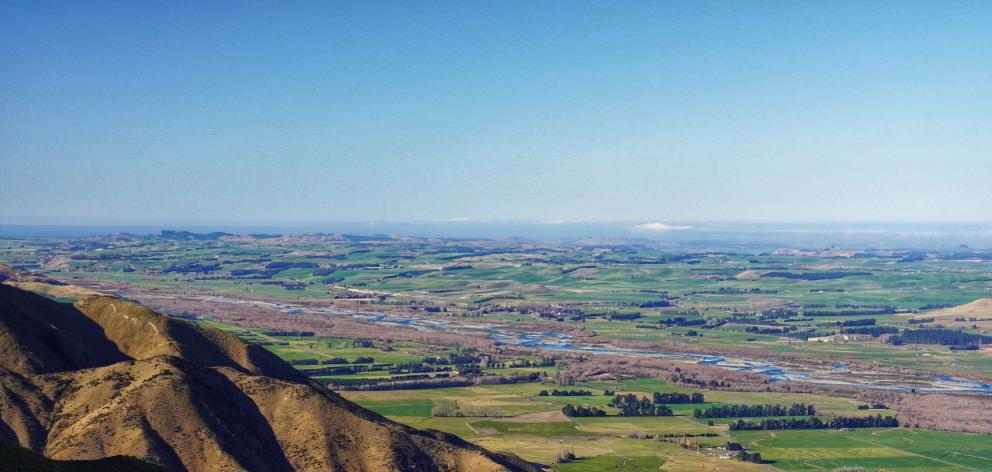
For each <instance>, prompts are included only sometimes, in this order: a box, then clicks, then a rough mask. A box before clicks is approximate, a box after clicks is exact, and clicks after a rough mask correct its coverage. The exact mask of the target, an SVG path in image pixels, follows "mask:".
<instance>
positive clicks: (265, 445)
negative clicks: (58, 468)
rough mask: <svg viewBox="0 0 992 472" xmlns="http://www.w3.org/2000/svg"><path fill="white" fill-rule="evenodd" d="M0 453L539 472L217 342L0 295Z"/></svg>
mask: <svg viewBox="0 0 992 472" xmlns="http://www.w3.org/2000/svg"><path fill="white" fill-rule="evenodd" d="M0 439H6V440H8V441H12V442H16V443H18V444H20V445H22V446H24V447H26V448H28V449H31V450H33V451H35V452H39V453H43V454H44V455H45V456H47V457H49V458H52V459H60V460H67V459H100V458H105V457H110V456H118V455H123V456H134V457H137V458H141V459H144V460H146V461H148V462H151V463H154V464H158V465H161V466H164V467H165V468H167V469H170V470H190V471H219V470H225V471H226V470H230V471H240V470H250V471H256V470H266V471H269V470H272V471H283V470H285V471H290V470H298V471H352V470H362V471H393V470H411V471H413V470H417V471H419V470H451V471H462V470H464V471H483V472H485V471H503V470H533V468H532V467H531V466H530V465H528V464H527V463H525V462H523V461H521V460H520V459H518V458H516V457H511V456H505V455H497V454H493V453H490V452H488V451H485V450H483V449H481V448H478V447H476V446H473V445H471V444H468V443H465V442H464V441H462V440H460V439H458V438H457V437H454V436H451V435H447V434H444V433H439V432H424V431H418V430H414V429H411V428H409V427H406V426H403V425H400V424H397V423H394V422H392V421H389V420H387V419H385V418H383V417H381V416H379V415H377V414H375V413H372V412H370V411H368V410H365V409H363V408H361V407H359V406H357V405H355V404H353V403H350V402H348V401H346V400H344V399H342V398H341V397H339V396H338V395H337V394H335V393H333V392H331V391H329V390H327V389H326V388H324V387H323V386H320V385H319V384H316V383H314V382H312V381H310V380H309V379H307V378H306V377H304V376H302V375H301V374H299V373H298V372H297V371H296V370H295V369H293V368H292V367H291V366H289V365H288V364H286V363H285V362H283V361H282V360H281V359H279V358H278V357H276V356H275V355H274V354H272V353H270V352H268V351H266V350H264V349H262V348H260V347H258V346H254V345H251V344H248V343H246V342H244V341H243V340H241V339H239V338H237V337H236V336H234V335H231V334H228V333H224V332H221V331H218V330H211V329H202V328H200V327H198V326H195V325H193V324H191V323H188V322H185V321H182V320H175V319H170V318H166V317H163V316H160V315H158V314H156V313H155V312H153V311H152V310H149V309H148V308H145V307H143V306H140V305H137V304H134V303H131V302H127V301H124V300H120V299H116V298H112V297H91V298H87V299H84V300H81V301H78V302H76V303H75V304H73V305H68V304H62V303H57V302H55V301H52V300H49V299H47V298H45V297H42V296H40V295H36V294H34V293H30V292H26V291H24V290H20V289H18V288H15V287H12V286H9V285H4V284H0Z"/></svg>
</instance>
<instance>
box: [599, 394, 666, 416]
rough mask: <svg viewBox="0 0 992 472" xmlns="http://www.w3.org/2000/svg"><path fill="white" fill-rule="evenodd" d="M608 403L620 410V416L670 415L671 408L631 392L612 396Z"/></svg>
mask: <svg viewBox="0 0 992 472" xmlns="http://www.w3.org/2000/svg"><path fill="white" fill-rule="evenodd" d="M655 395H658V393H657V392H655ZM610 405H611V406H613V407H615V408H617V409H619V410H620V416H672V409H671V408H669V407H667V406H665V405H662V404H660V403H655V402H652V401H651V399H650V398H648V397H640V398H638V397H637V395H634V394H633V393H628V394H626V395H617V396H615V397H613V400H612V401H611V402H610Z"/></svg>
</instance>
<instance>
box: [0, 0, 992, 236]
mask: <svg viewBox="0 0 992 472" xmlns="http://www.w3.org/2000/svg"><path fill="white" fill-rule="evenodd" d="M990 25H992V2H989V1H974V2H960V1H929V2H913V1H895V2H883V1H815V2H813V1H810V2H804V1H781V2H776V1H756V2H738V1H720V2H700V1H687V2H675V1H658V2H625V1H621V2H575V1H565V2H543V1H538V2H534V1H522V2H510V1H487V2H481V1H451V2H426V1H425V2H420V1H418V2H376V1H357V0H356V1H350V2H233V1H232V2H223V1H213V2H195V1H194V2H175V1H170V2H152V1H139V2H133V1H127V2H117V3H103V2H77V1H66V2H44V1H38V0H29V1H15V0H5V1H3V2H0V199H2V201H3V202H4V204H3V205H0V223H31V224H43V223H52V224H66V223H87V224H107V223H117V224H120V223H127V224H160V223H162V224H165V223H168V224H204V223H207V224H209V223H212V222H223V223H252V222H294V221H335V220H336V221H357V220H432V219H446V218H473V219H489V220H494V219H497V220H516V219H524V220H642V221H699V220H745V221H747V220H760V221H807V222H808V221H955V220H960V221H990V220H992V26H990Z"/></svg>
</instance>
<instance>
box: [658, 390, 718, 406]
mask: <svg viewBox="0 0 992 472" xmlns="http://www.w3.org/2000/svg"><path fill="white" fill-rule="evenodd" d="M651 401H653V402H654V403H668V404H684V403H704V402H705V400H704V398H703V394H702V393H693V394H687V393H659V392H654V394H653V395H652V396H651Z"/></svg>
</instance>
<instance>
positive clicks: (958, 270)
mask: <svg viewBox="0 0 992 472" xmlns="http://www.w3.org/2000/svg"><path fill="white" fill-rule="evenodd" d="M0 261H3V262H5V263H8V264H10V265H12V266H14V267H16V268H18V269H20V270H26V271H31V273H33V274H37V276H38V277H47V278H50V279H49V280H54V281H62V282H69V283H72V284H75V285H81V286H84V287H88V288H91V289H95V290H100V291H105V292H110V293H114V294H117V295H119V296H124V297H128V298H133V299H136V300H138V301H141V302H142V303H144V304H147V305H149V306H152V307H155V308H157V309H158V310H160V311H162V312H164V313H166V314H168V315H171V316H175V317H180V318H185V319H188V320H190V321H193V322H196V323H198V324H200V325H202V326H205V327H211V328H219V329H222V330H226V331H229V332H232V333H234V334H236V335H238V336H240V337H241V338H243V339H244V340H246V341H248V342H250V343H253V344H257V345H260V346H263V347H265V348H266V349H268V350H269V351H271V352H272V353H274V354H276V355H277V356H279V357H281V358H283V359H285V360H287V361H289V362H290V363H291V364H293V365H294V366H295V367H296V368H297V369H299V370H300V371H301V372H303V373H304V374H306V375H308V376H309V377H310V378H312V379H313V380H314V381H316V382H320V383H323V384H325V385H327V386H329V387H330V388H332V389H334V390H336V391H338V392H339V393H340V394H341V395H342V396H343V397H345V398H347V399H348V400H351V401H354V402H356V403H358V404H359V405H362V406H364V407H366V408H369V409H371V410H372V411H374V412H376V413H378V414H380V415H383V416H385V417H387V418H390V419H393V420H395V421H398V422H401V423H404V424H408V425H410V426H414V427H416V428H432V429H437V430H440V431H445V432H448V433H451V434H455V435H457V436H459V437H462V438H464V439H466V440H468V441H470V442H473V443H475V444H478V445H480V446H483V447H486V448H489V449H492V450H496V451H508V452H513V453H515V454H517V455H519V456H521V457H523V458H524V459H526V460H529V461H533V462H535V463H540V464H545V465H550V464H552V463H553V462H555V460H556V457H559V456H560V455H562V454H569V455H572V456H574V460H570V461H568V462H567V463H562V464H558V465H554V469H555V470H561V471H570V470H593V471H595V470H658V469H659V467H660V468H661V470H669V471H678V470H714V471H719V470H752V469H753V470H761V469H762V468H776V469H779V470H789V471H792V470H796V471H805V470H809V471H817V470H832V469H834V468H838V467H865V468H867V469H868V470H874V469H885V470H906V471H917V470H918V471H923V470H948V471H950V470H989V469H990V468H992V439H989V436H988V435H987V434H988V433H989V432H992V427H990V425H988V424H986V423H987V421H986V422H983V421H982V420H981V419H976V418H974V417H967V416H962V415H961V414H959V410H960V409H955V408H953V407H940V408H927V405H928V402H929V401H930V400H928V399H930V398H938V399H939V401H941V402H944V403H941V405H947V404H950V403H949V402H951V401H964V402H973V403H969V404H970V405H979V404H983V403H982V402H985V401H987V399H988V396H989V394H992V387H989V383H990V380H992V356H990V355H989V352H990V349H989V345H992V337H989V335H990V334H992V333H990V330H992V313H986V312H984V311H983V310H984V308H983V307H985V306H987V305H984V304H983V303H984V302H982V300H983V299H986V298H992V257H989V254H987V253H983V252H979V251H936V250H933V251H919V250H872V249H864V250H859V251H842V250H835V249H832V250H803V251H799V250H777V249H775V248H773V247H766V248H741V247H725V246H723V247H721V246H714V247H708V246H697V247H693V248H691V249H686V248H675V249H673V248H670V247H663V246H653V245H651V244H649V243H646V242H643V241H642V242H625V243H611V244H598V245H597V244H591V245H590V244H579V243H574V242H573V243H569V242H557V243H535V242H519V241H502V240H499V241H497V240H432V239H419V238H393V237H386V236H382V237H372V238H369V237H355V236H339V235H303V236H280V237H254V236H249V235H239V236H234V235H230V236H220V237H214V238H212V239H211V238H200V237H199V236H185V237H183V238H176V237H173V236H171V235H169V234H166V233H163V234H162V235H157V236H156V235H153V236H133V235H115V236H104V237H94V238H84V239H6V240H0ZM14 282H15V283H31V281H30V280H28V279H27V278H25V279H24V280H20V279H17V280H14ZM70 295H71V294H70ZM52 296H53V297H55V298H59V297H63V296H65V294H52ZM69 298H71V297H69ZM59 299H60V300H61V298H59ZM976 300H978V302H975V301H976ZM972 302H975V303H972ZM951 307H956V308H951ZM903 339H905V340H908V341H909V342H906V341H903ZM569 392H570V393H569ZM630 394H632V395H633V396H634V397H635V398H637V399H644V400H643V401H644V402H646V403H647V404H650V405H651V411H652V412H654V411H655V409H658V408H660V406H664V407H665V409H667V411H668V412H670V416H653V415H654V413H651V416H639V415H633V416H631V412H629V411H625V410H623V407H622V405H620V404H618V403H617V401H618V400H617V396H622V395H630ZM656 394H684V395H686V396H690V395H692V394H702V395H703V396H704V397H705V400H704V401H702V402H699V403H681V402H676V403H670V404H665V403H663V402H662V403H658V402H657V401H653V400H651V399H652V398H654V395H656ZM936 394H940V395H944V396H941V397H931V396H927V395H936ZM948 398H950V400H948ZM887 402H891V403H893V404H892V405H889V406H886V405H883V403H887ZM795 404H801V405H812V406H815V409H816V413H815V414H814V415H802V416H795V417H766V416H758V417H733V418H731V417H712V418H697V417H695V415H696V414H698V413H697V412H696V410H705V409H707V408H716V407H740V406H770V405H771V406H782V407H789V406H790V405H795ZM566 407H568V408H583V409H587V410H588V411H592V412H594V413H595V412H597V411H598V412H599V413H595V414H597V415H600V416H581V415H579V414H578V413H575V410H574V409H573V410H571V411H572V413H569V414H573V413H574V414H575V415H579V416H568V415H566V414H565V411H566ZM968 408H974V406H969V407H968ZM662 410H663V409H659V410H658V411H662ZM870 416H879V417H882V416H888V417H892V418H896V419H898V422H899V423H900V427H898V428H892V427H887V428H874V427H853V428H846V427H830V428H825V427H821V428H818V429H784V430H783V429H779V430H740V429H735V423H737V422H742V421H749V422H752V423H760V422H762V421H791V420H796V421H799V420H807V419H811V418H812V419H818V420H820V421H823V422H830V421H832V420H834V419H837V418H840V419H845V421H848V420H850V419H854V420H857V419H858V418H865V417H870ZM854 420H850V421H854ZM928 427H929V428H941V429H951V430H956V431H957V432H953V431H936V430H933V429H926V428H928ZM968 431H971V433H969V432H968ZM976 433H985V434H976ZM736 445H740V446H736ZM728 447H730V449H728ZM738 447H739V448H740V449H739V450H738V449H736V448H738ZM741 451H744V452H746V454H751V455H754V457H753V459H756V460H752V461H750V462H748V461H743V460H737V459H738V458H739V457H738V456H740V457H744V456H742V455H741ZM758 456H760V458H759V457H758ZM759 460H760V463H758V461H759Z"/></svg>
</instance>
